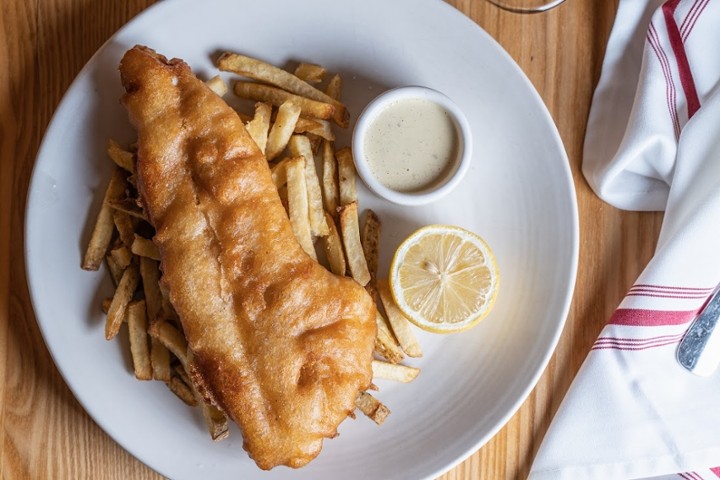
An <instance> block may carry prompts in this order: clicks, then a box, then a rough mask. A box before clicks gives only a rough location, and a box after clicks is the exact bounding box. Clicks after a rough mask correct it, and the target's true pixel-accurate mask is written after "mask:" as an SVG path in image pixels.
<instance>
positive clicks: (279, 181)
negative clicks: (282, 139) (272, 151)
mask: <svg viewBox="0 0 720 480" xmlns="http://www.w3.org/2000/svg"><path fill="white" fill-rule="evenodd" d="M293 158H295V157H285V158H283V159H282V160H280V161H279V162H277V163H276V164H275V165H273V166H272V167H271V168H270V174H271V175H272V179H273V183H274V184H275V188H277V189H278V190H280V189H281V188H282V186H283V185H285V184H286V183H287V164H288V162H290V161H291V160H292V159H293Z"/></svg>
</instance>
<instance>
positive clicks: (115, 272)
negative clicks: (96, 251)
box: [105, 253, 124, 313]
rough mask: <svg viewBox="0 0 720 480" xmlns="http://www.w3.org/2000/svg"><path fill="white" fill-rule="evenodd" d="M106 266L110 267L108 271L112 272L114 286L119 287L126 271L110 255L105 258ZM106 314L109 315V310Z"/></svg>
mask: <svg viewBox="0 0 720 480" xmlns="http://www.w3.org/2000/svg"><path fill="white" fill-rule="evenodd" d="M105 264H106V265H107V267H108V271H110V278H111V279H112V282H113V285H115V286H116V287H117V285H118V283H120V279H121V278H122V274H123V271H124V269H122V268H120V266H119V265H118V264H117V262H116V261H115V259H114V258H113V257H112V255H110V254H109V253H108V254H107V255H106V256H105ZM108 308H109V307H108ZM105 313H107V308H106V309H105Z"/></svg>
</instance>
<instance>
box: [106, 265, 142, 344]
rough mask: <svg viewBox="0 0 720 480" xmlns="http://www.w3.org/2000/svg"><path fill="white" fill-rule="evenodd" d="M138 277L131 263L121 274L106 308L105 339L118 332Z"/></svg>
mask: <svg viewBox="0 0 720 480" xmlns="http://www.w3.org/2000/svg"><path fill="white" fill-rule="evenodd" d="M139 280H140V275H139V273H138V268H137V265H136V264H135V263H131V264H130V266H129V267H127V268H126V269H125V271H124V272H123V275H122V278H121V279H120V283H118V286H117V290H115V295H113V299H112V302H111V303H110V308H108V314H107V320H106V322H105V338H106V339H107V340H110V339H112V338H113V337H115V335H117V334H118V332H119V331H120V325H122V322H123V320H124V319H125V314H126V313H127V307H128V304H129V303H130V300H132V296H133V294H134V293H135V289H136V288H137V286H138V282H139Z"/></svg>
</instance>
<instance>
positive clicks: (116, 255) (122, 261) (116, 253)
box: [110, 245, 133, 271]
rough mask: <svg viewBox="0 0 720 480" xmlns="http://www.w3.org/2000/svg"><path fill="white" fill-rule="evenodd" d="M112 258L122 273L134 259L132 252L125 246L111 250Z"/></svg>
mask: <svg viewBox="0 0 720 480" xmlns="http://www.w3.org/2000/svg"><path fill="white" fill-rule="evenodd" d="M110 256H111V257H112V259H113V260H114V261H115V265H116V266H117V268H119V269H120V270H121V271H122V270H125V269H126V268H127V267H128V266H129V265H130V262H131V261H132V259H133V255H132V253H130V250H128V248H127V247H126V246H125V245H121V246H119V247H116V248H113V249H112V250H110Z"/></svg>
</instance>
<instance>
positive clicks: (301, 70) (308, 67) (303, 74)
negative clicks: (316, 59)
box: [295, 62, 327, 84]
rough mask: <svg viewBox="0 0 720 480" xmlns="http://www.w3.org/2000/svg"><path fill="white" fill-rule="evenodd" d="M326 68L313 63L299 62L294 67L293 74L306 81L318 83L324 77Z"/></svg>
mask: <svg viewBox="0 0 720 480" xmlns="http://www.w3.org/2000/svg"><path fill="white" fill-rule="evenodd" d="M326 73H327V69H326V68H325V67H323V66H322V65H316V64H314V63H304V62H303V63H300V64H299V65H298V66H297V67H295V76H296V77H298V78H299V79H300V80H303V81H305V82H307V83H311V84H312V83H320V82H322V81H323V79H324V78H325V74H326Z"/></svg>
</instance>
